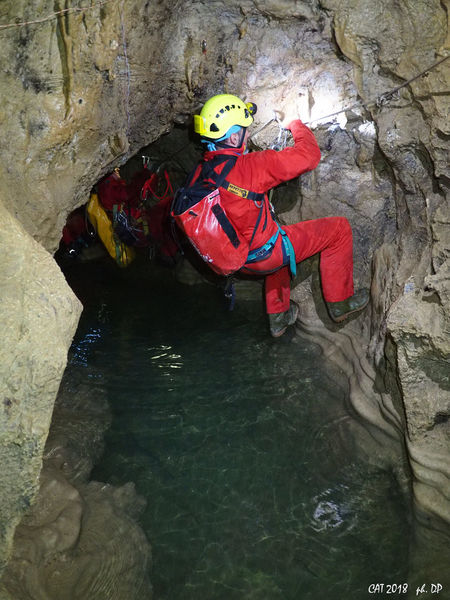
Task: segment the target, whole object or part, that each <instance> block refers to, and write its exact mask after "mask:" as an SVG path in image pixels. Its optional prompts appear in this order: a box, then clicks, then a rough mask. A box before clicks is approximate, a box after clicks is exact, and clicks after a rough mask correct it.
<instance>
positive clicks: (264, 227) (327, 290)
mask: <svg viewBox="0 0 450 600" xmlns="http://www.w3.org/2000/svg"><path fill="white" fill-rule="evenodd" d="M288 129H290V131H291V132H292V135H293V138H294V147H288V148H285V149H284V150H281V151H276V150H263V151H261V152H250V153H248V154H244V147H240V148H221V149H219V150H215V151H212V152H206V153H205V155H204V160H205V161H208V160H211V159H212V158H214V157H215V156H217V155H218V154H230V155H236V154H237V155H238V159H237V161H236V164H235V166H234V167H233V169H232V170H231V172H230V173H229V175H228V177H227V180H228V181H229V182H230V183H232V184H234V185H236V186H238V187H240V188H244V189H247V190H251V191H253V192H258V193H265V198H264V203H265V206H264V212H263V216H262V218H261V220H260V223H259V225H258V229H257V231H256V234H255V236H254V238H253V242H252V246H251V248H250V249H251V250H252V249H254V248H259V247H261V246H263V245H264V243H265V242H266V241H267V240H268V239H269V238H270V237H271V236H272V235H273V234H275V233H276V231H277V225H276V223H275V221H274V220H273V218H272V215H271V212H270V211H271V209H270V205H269V200H268V196H267V192H268V191H269V190H270V189H271V188H273V187H275V186H277V185H279V184H280V183H282V182H284V181H288V180H290V179H293V178H294V177H298V176H299V175H301V174H302V173H306V172H307V171H311V170H312V169H315V168H316V166H317V165H318V163H319V160H320V150H319V147H318V145H317V142H316V138H315V137H314V134H313V133H312V132H311V131H310V129H308V127H306V125H304V124H303V123H302V122H301V121H299V120H297V121H293V122H292V123H290V125H289V126H288ZM223 164H224V163H222V165H220V166H219V168H218V169H217V172H220V168H221V167H222V166H223ZM220 194H221V197H222V198H223V204H224V206H225V207H226V211H227V215H229V217H230V218H231V220H232V222H233V223H234V225H235V226H236V227H237V228H239V231H240V232H241V233H242V234H243V235H244V236H245V237H246V238H247V239H248V240H249V241H250V240H251V237H252V235H253V231H254V228H255V224H256V221H257V218H258V214H259V208H258V207H257V205H256V204H255V203H254V202H253V201H251V200H248V199H247V198H241V197H239V196H237V195H235V194H233V193H231V192H229V191H227V190H226V189H225V190H222V189H221V190H220ZM283 229H284V231H285V232H286V233H287V235H288V237H289V239H290V241H291V242H292V246H293V247H294V251H295V261H296V262H297V263H299V262H300V261H302V260H304V259H305V258H308V257H309V256H312V255H313V254H316V253H318V252H320V253H321V254H320V274H321V279H322V288H323V295H324V299H325V301H327V302H338V301H341V300H345V299H346V298H348V297H349V296H352V294H353V245H352V231H351V228H350V225H349V223H348V221H347V219H345V218H344V217H325V218H323V219H314V220H311V221H302V222H301V223H296V224H294V225H285V226H283ZM288 263H289V261H288V260H287V259H286V258H285V259H284V260H283V252H282V236H281V235H280V236H279V237H278V240H277V242H276V245H275V247H274V249H273V251H272V254H271V256H270V257H269V258H266V259H264V260H261V261H259V262H254V263H251V264H247V265H246V266H245V267H244V268H243V269H242V272H243V273H255V274H268V275H267V276H266V279H265V291H266V309H267V312H268V313H269V314H271V313H281V312H284V311H286V310H288V309H289V299H290V270H289V266H288Z"/></svg>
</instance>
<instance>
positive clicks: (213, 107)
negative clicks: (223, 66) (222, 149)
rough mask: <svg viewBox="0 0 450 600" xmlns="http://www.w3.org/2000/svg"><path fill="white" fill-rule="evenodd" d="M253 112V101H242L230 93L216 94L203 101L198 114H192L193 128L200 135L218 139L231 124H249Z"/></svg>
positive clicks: (251, 121)
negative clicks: (203, 103)
mask: <svg viewBox="0 0 450 600" xmlns="http://www.w3.org/2000/svg"><path fill="white" fill-rule="evenodd" d="M255 112H256V104H253V102H247V103H245V102H242V100H241V99H240V98H238V97H237V96H233V95H232V94H218V95H217V96H213V97H212V98H210V99H209V100H208V101H207V102H205V105H204V106H203V108H202V110H201V111H200V114H199V115H194V130H195V133H198V134H199V135H201V136H202V137H206V138H209V139H212V140H219V138H223V137H224V136H225V135H226V134H227V132H228V131H229V129H230V128H231V127H233V125H237V126H239V127H248V126H249V125H251V124H252V123H253V115H254V114H255Z"/></svg>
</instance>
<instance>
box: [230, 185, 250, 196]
mask: <svg viewBox="0 0 450 600" xmlns="http://www.w3.org/2000/svg"><path fill="white" fill-rule="evenodd" d="M227 190H228V191H229V192H231V193H232V194H236V195H237V196H240V197H241V198H247V197H248V190H244V188H240V187H238V186H237V185H233V184H232V183H229V184H228V187H227Z"/></svg>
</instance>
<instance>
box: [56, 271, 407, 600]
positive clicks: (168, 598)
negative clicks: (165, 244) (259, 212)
mask: <svg viewBox="0 0 450 600" xmlns="http://www.w3.org/2000/svg"><path fill="white" fill-rule="evenodd" d="M68 279H69V281H70V283H71V284H72V286H73V287H74V289H75V291H76V292H77V294H78V296H79V297H80V298H81V299H82V300H83V302H84V304H85V311H84V314H83V317H82V320H81V322H80V327H79V330H78V333H77V336H76V339H75V340H74V344H73V347H72V352H71V362H70V366H69V368H71V369H74V370H79V371H80V372H81V373H82V374H83V373H84V374H85V376H86V377H92V378H93V379H95V380H96V381H97V382H98V383H101V385H102V386H103V387H106V389H107V393H108V400H109V403H110V405H111V410H112V413H113V424H112V428H111V430H110V431H109V433H108V435H107V438H106V450H105V454H104V457H103V460H102V462H101V463H100V464H99V465H97V467H96V469H95V472H94V473H93V478H94V479H97V480H100V481H107V482H110V483H112V484H116V485H119V484H122V483H125V482H127V481H133V482H135V484H136V488H137V491H138V492H139V494H141V495H142V496H144V497H145V499H146V501H147V508H146V511H145V513H144V514H143V517H142V521H141V524H142V527H143V528H144V530H145V532H146V533H147V536H148V538H149V540H150V542H151V544H152V548H153V567H152V572H151V579H152V582H153V585H154V591H155V598H157V599H159V600H162V599H164V600H178V599H192V600H215V599H217V600H231V599H239V600H240V599H252V600H273V599H283V600H299V599H300V600H310V599H311V600H312V599H314V600H316V599H322V598H323V599H328V598H330V599H337V600H341V599H342V600H344V599H345V600H347V599H350V600H353V599H354V600H359V599H360V598H366V597H370V596H369V595H368V586H369V585H370V584H371V583H376V582H379V581H382V582H397V583H402V582H404V581H406V580H407V564H408V524H407V518H408V514H407V508H406V506H405V504H404V502H403V500H402V497H401V496H400V493H399V492H398V487H397V484H396V482H395V481H394V478H393V476H392V475H391V474H390V473H389V472H387V471H386V470H383V469H382V468H381V467H379V466H377V465H376V461H373V463H374V464H372V465H371V466H370V465H369V464H368V463H367V461H366V460H365V459H363V458H362V457H361V458H360V457H359V452H358V450H357V448H358V447H360V444H359V443H357V440H356V439H355V438H354V436H355V435H357V431H358V428H357V427H356V428H355V427H353V426H352V425H354V421H353V419H352V417H351V415H349V414H348V412H347V410H346V409H345V394H346V393H347V390H346V385H345V383H344V382H343V381H342V379H341V374H340V373H339V372H338V371H336V370H335V369H334V368H332V367H331V366H330V365H327V364H324V362H323V359H322V357H321V353H320V350H319V348H318V347H317V346H315V345H314V344H311V343H310V342H305V341H303V340H302V339H301V338H300V337H298V336H292V335H286V336H284V337H283V338H280V339H279V340H273V339H272V338H271V337H270V336H269V335H268V331H267V323H266V320H265V316H264V314H263V310H262V302H261V299H260V298H259V297H258V294H257V295H256V297H254V298H253V299H246V298H245V297H243V298H239V295H238V298H237V305H236V308H235V310H234V311H233V312H227V310H226V307H225V305H224V302H223V299H222V297H221V295H220V293H219V292H218V290H216V289H215V288H214V287H212V286H210V285H206V284H205V285H200V286H195V287H191V286H186V285H183V284H181V283H177V282H176V280H175V278H174V274H173V272H172V271H170V270H165V269H153V270H150V269H148V268H143V267H139V266H136V267H135V268H131V267H130V269H128V270H127V271H118V270H116V269H115V268H114V265H112V267H111V266H109V265H106V266H105V265H101V266H100V265H93V264H91V265H84V266H83V267H82V268H79V267H77V268H75V269H72V270H71V271H69V273H68ZM355 432H356V433H355ZM374 465H375V466H374Z"/></svg>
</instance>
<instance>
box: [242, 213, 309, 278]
mask: <svg viewBox="0 0 450 600" xmlns="http://www.w3.org/2000/svg"><path fill="white" fill-rule="evenodd" d="M277 227H278V230H277V232H276V233H274V235H273V236H272V237H271V238H270V239H269V240H267V242H266V243H265V244H264V246H261V247H260V248H255V250H251V251H250V252H249V254H248V257H247V263H254V262H258V261H260V260H264V259H265V258H268V257H269V256H270V255H271V254H272V250H273V249H274V247H275V244H276V242H277V240H278V236H279V235H280V234H281V238H282V239H281V241H282V245H281V248H282V251H283V263H287V264H289V269H290V271H291V276H292V277H295V276H296V274H297V264H296V261H295V251H294V246H293V245H292V242H291V240H290V239H289V238H288V235H287V233H286V232H285V231H284V229H282V228H281V227H280V225H279V224H278V223H277Z"/></svg>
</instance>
